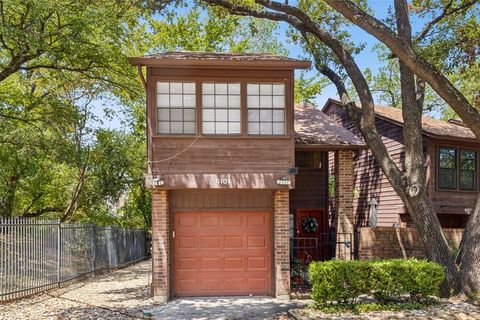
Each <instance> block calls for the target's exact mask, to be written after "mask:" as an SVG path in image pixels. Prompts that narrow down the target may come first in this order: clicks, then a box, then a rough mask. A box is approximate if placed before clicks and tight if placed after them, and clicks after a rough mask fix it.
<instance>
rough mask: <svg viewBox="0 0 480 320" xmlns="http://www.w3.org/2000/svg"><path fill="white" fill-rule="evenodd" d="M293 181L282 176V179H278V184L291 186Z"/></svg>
mask: <svg viewBox="0 0 480 320" xmlns="http://www.w3.org/2000/svg"><path fill="white" fill-rule="evenodd" d="M290 183H291V181H290V180H289V179H287V178H285V177H283V178H280V179H277V184H279V185H281V186H289V185H290Z"/></svg>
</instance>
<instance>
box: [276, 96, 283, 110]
mask: <svg viewBox="0 0 480 320" xmlns="http://www.w3.org/2000/svg"><path fill="white" fill-rule="evenodd" d="M273 107H274V108H285V97H284V96H273Z"/></svg>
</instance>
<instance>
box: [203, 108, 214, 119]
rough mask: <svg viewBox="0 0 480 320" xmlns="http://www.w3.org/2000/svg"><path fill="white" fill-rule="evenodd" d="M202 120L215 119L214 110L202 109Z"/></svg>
mask: <svg viewBox="0 0 480 320" xmlns="http://www.w3.org/2000/svg"><path fill="white" fill-rule="evenodd" d="M202 118H203V121H215V110H203V114H202Z"/></svg>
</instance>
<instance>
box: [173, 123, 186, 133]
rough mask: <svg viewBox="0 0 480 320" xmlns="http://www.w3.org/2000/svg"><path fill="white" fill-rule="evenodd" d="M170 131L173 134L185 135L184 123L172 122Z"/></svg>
mask: <svg viewBox="0 0 480 320" xmlns="http://www.w3.org/2000/svg"><path fill="white" fill-rule="evenodd" d="M170 131H171V132H172V133H183V122H170Z"/></svg>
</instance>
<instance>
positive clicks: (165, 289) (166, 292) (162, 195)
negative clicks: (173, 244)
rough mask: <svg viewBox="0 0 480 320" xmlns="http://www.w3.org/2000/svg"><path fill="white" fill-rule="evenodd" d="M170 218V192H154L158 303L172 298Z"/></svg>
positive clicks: (154, 264)
mask: <svg viewBox="0 0 480 320" xmlns="http://www.w3.org/2000/svg"><path fill="white" fill-rule="evenodd" d="M169 234H170V217H169V208H168V191H166V190H153V191H152V289H153V300H154V302H156V303H166V302H167V301H168V298H169V296H170V240H169Z"/></svg>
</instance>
